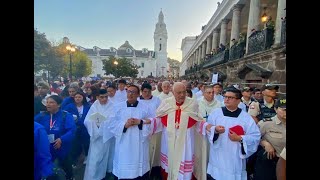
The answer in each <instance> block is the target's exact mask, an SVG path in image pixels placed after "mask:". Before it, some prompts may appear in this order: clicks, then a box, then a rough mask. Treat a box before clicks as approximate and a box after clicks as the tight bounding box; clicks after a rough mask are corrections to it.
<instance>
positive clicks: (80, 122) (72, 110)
mask: <svg viewBox="0 0 320 180" xmlns="http://www.w3.org/2000/svg"><path fill="white" fill-rule="evenodd" d="M90 106H91V105H90V104H87V103H85V104H83V114H82V115H81V117H80V115H79V112H78V109H77V106H76V104H75V103H70V104H68V105H67V106H65V107H64V109H63V110H65V111H68V112H69V113H71V114H74V115H76V116H77V118H78V120H77V126H78V128H79V129H78V130H79V133H80V136H81V141H85V139H83V138H87V139H88V140H89V139H90V135H89V134H88V131H87V128H86V127H85V126H84V124H83V122H84V119H85V118H86V116H87V114H88V111H89V109H90Z"/></svg>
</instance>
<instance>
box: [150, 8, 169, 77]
mask: <svg viewBox="0 0 320 180" xmlns="http://www.w3.org/2000/svg"><path fill="white" fill-rule="evenodd" d="M153 39H154V52H155V58H156V61H157V63H156V75H155V76H156V77H160V76H164V77H167V70H168V67H167V55H168V53H167V40H168V33H167V28H166V24H165V23H164V17H163V13H162V10H161V11H160V13H159V17H158V23H157V24H156V30H155V31H154V36H153Z"/></svg>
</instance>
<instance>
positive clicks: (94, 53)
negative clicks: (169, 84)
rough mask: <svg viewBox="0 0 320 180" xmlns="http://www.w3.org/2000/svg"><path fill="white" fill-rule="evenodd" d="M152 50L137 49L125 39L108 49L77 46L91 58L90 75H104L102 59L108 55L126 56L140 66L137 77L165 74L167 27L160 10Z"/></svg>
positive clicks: (166, 67) (166, 66) (166, 68)
mask: <svg viewBox="0 0 320 180" xmlns="http://www.w3.org/2000/svg"><path fill="white" fill-rule="evenodd" d="M153 39H154V50H153V51H152V50H148V49H147V48H143V49H142V50H137V49H135V48H134V47H132V45H130V43H129V41H125V43H124V44H122V45H121V46H120V47H119V48H115V47H110V48H109V49H102V48H100V47H97V46H94V47H93V48H92V49H87V48H83V47H79V49H80V50H81V51H83V52H85V53H86V54H87V55H88V57H89V58H90V59H91V60H92V69H93V72H92V74H91V75H90V76H91V77H92V76H94V77H102V76H104V75H105V71H104V70H103V69H102V68H103V64H102V60H103V59H108V58H109V57H110V56H114V57H116V58H127V59H129V60H131V61H132V63H134V64H136V65H138V66H140V68H139V69H138V71H139V74H138V75H137V77H141V78H144V77H148V76H153V77H161V76H164V77H166V76H167V71H168V65H167V55H168V53H167V42H168V41H167V40H168V34H167V28H166V24H165V23H164V16H163V13H162V11H160V13H159V16H158V22H157V24H156V28H155V31H154V36H153Z"/></svg>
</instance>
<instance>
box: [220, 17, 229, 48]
mask: <svg viewBox="0 0 320 180" xmlns="http://www.w3.org/2000/svg"><path fill="white" fill-rule="evenodd" d="M228 22H229V19H223V20H222V21H221V31H220V43H219V45H220V44H223V45H226V44H227V25H228Z"/></svg>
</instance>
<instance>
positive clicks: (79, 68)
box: [72, 51, 92, 78]
mask: <svg viewBox="0 0 320 180" xmlns="http://www.w3.org/2000/svg"><path fill="white" fill-rule="evenodd" d="M72 59H73V61H72V69H74V70H73V75H74V76H75V77H78V78H80V77H86V76H89V75H90V74H91V72H92V66H91V65H92V62H91V60H90V59H89V58H88V56H87V55H86V54H85V53H83V52H81V51H76V52H75V54H74V55H73V57H72Z"/></svg>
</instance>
